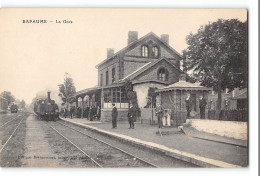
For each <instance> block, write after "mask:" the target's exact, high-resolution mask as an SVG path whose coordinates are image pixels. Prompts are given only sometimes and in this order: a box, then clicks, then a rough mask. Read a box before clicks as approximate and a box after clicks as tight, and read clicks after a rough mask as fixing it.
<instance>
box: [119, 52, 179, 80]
mask: <svg viewBox="0 0 260 176" xmlns="http://www.w3.org/2000/svg"><path fill="white" fill-rule="evenodd" d="M162 60H165V61H166V62H168V63H169V64H170V65H172V66H173V67H174V68H175V69H176V70H177V71H179V72H180V73H182V70H180V69H179V68H178V67H176V66H175V65H174V64H173V63H172V62H171V61H169V60H168V59H167V58H165V57H163V58H161V59H158V60H156V61H154V62H148V63H147V64H145V65H143V66H142V67H140V68H138V69H136V70H135V71H133V72H132V73H130V74H129V75H127V76H126V77H124V78H123V79H121V80H119V82H120V81H125V80H126V79H129V80H131V79H133V78H135V77H137V76H138V75H140V74H141V73H143V72H144V71H146V70H148V69H149V68H151V67H153V66H154V65H156V64H157V63H159V62H160V61H162Z"/></svg>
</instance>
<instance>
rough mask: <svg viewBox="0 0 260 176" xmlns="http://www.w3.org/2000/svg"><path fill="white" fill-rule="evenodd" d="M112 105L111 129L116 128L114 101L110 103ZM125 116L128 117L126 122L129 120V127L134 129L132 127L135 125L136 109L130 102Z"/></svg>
mask: <svg viewBox="0 0 260 176" xmlns="http://www.w3.org/2000/svg"><path fill="white" fill-rule="evenodd" d="M112 107H113V108H112V129H116V128H117V116H118V112H117V108H116V106H115V104H114V103H113V104H112ZM127 117H128V122H129V129H134V127H135V124H134V122H135V121H136V109H135V108H134V107H133V105H132V104H130V108H129V110H128V113H127Z"/></svg>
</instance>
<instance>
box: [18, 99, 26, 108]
mask: <svg viewBox="0 0 260 176" xmlns="http://www.w3.org/2000/svg"><path fill="white" fill-rule="evenodd" d="M25 105H26V103H25V101H24V100H22V101H21V102H20V105H19V106H20V107H21V108H25Z"/></svg>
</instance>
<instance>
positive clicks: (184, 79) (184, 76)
mask: <svg viewBox="0 0 260 176" xmlns="http://www.w3.org/2000/svg"><path fill="white" fill-rule="evenodd" d="M179 81H184V82H186V74H180V75H179Z"/></svg>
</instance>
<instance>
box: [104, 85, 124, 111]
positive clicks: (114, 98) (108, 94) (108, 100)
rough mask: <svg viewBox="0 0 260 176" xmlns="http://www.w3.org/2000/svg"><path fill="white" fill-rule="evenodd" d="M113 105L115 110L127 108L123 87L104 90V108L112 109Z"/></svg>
mask: <svg viewBox="0 0 260 176" xmlns="http://www.w3.org/2000/svg"><path fill="white" fill-rule="evenodd" d="M112 103H115V105H116V107H117V108H128V106H129V103H128V99H127V96H126V93H125V89H124V88H123V87H121V88H120V87H115V88H110V89H105V90H104V106H103V107H104V108H112Z"/></svg>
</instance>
